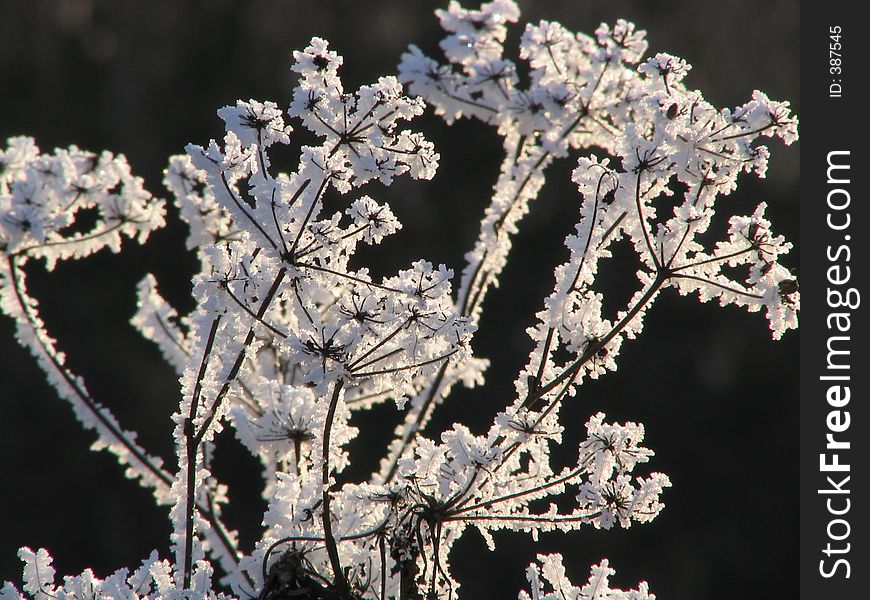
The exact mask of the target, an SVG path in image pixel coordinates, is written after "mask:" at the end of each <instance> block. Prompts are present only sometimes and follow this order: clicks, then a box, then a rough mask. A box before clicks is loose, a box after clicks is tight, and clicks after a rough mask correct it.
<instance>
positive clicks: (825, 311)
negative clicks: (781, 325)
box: [799, 0, 870, 600]
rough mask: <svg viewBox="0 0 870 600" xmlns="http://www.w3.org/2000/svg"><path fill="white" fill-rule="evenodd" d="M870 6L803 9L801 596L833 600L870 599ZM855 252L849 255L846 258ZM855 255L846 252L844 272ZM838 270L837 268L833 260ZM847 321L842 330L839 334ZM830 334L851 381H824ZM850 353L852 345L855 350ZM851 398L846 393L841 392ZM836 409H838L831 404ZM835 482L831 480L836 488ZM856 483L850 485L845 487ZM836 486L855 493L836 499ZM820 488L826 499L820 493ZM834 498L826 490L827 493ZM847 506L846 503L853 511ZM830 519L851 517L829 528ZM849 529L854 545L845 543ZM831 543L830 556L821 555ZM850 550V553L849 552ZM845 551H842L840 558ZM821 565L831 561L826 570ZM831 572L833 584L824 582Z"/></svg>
mask: <svg viewBox="0 0 870 600" xmlns="http://www.w3.org/2000/svg"><path fill="white" fill-rule="evenodd" d="M859 7H861V8H862V7H863V4H862V3H859V2H854V1H849V0H828V1H826V2H802V3H801V107H802V114H801V115H800V118H801V124H800V133H801V142H800V144H801V202H800V205H801V227H800V236H801V245H800V259H801V301H802V311H801V330H800V331H801V334H800V335H801V357H800V361H801V362H800V367H801V368H800V377H801V382H800V383H801V395H800V406H801V409H800V410H801V431H800V434H801V450H800V461H801V480H800V504H801V508H800V519H801V522H800V528H801V529H800V543H801V549H800V575H799V577H800V583H801V598H813V599H818V600H827V599H829V598H830V599H834V598H867V597H870V596H868V595H865V594H867V592H866V590H863V591H860V588H862V587H865V582H866V581H867V579H868V576H870V550H868V545H870V534H868V531H867V527H868V520H870V519H868V513H867V511H868V509H870V504H868V501H867V494H868V491H867V490H868V488H870V486H868V483H870V450H868V436H870V424H868V419H870V411H868V408H867V403H868V400H870V399H868V393H867V392H868V384H867V381H868V377H870V361H868V359H867V353H866V344H867V343H868V342H867V334H868V326H867V318H866V312H867V309H866V308H865V306H864V305H865V304H866V303H868V302H870V295H867V294H865V292H867V293H870V290H868V288H867V285H866V282H867V280H868V279H870V248H868V246H870V234H868V231H867V227H868V225H870V210H868V208H867V201H868V198H867V197H866V186H865V179H866V178H867V177H870V168H868V167H870V165H868V164H867V150H866V148H867V141H866V140H865V136H866V135H867V129H868V128H867V124H866V122H865V121H863V119H864V118H865V117H864V116H863V113H864V111H865V110H866V108H865V107H864V106H861V105H862V104H864V102H862V95H863V93H864V91H863V87H864V85H865V81H864V80H865V79H866V76H867V66H866V63H865V60H866V54H867V52H866V51H865V48H866V46H865V45H866V43H867V41H866V35H867V33H866V25H865V24H864V23H863V22H862V21H863V20H862V19H860V18H859V16H858V10H859ZM837 26H839V27H840V28H841V33H840V39H839V43H840V44H841V46H842V47H841V49H840V51H839V54H841V55H842V56H841V59H842V64H841V68H842V73H836V70H834V72H832V71H831V67H832V66H836V65H835V64H832V63H831V59H832V58H837V57H836V56H834V55H832V54H830V50H831V44H833V43H835V40H834V39H832V38H831V37H830V36H831V28H832V27H837ZM834 83H838V84H840V85H841V86H842V92H841V95H840V97H832V95H831V87H830V86H831V84H834ZM832 151H848V152H849V155H848V157H847V158H848V164H849V165H850V169H849V171H848V173H849V175H848V178H849V183H848V184H831V183H829V182H828V174H827V170H828V153H829V152H832ZM844 156H845V155H838V156H837V158H836V160H837V161H838V162H839V163H844V162H845V160H846V159H845V158H844ZM845 173H846V171H845V170H839V171H834V172H832V174H838V175H835V176H834V178H843V176H845ZM835 188H839V189H845V190H847V191H848V194H849V198H850V201H849V206H848V208H847V209H845V210H843V211H832V210H831V209H830V208H829V207H828V193H829V192H830V191H831V190H833V189H835ZM844 200H845V195H843V194H842V193H840V192H835V193H834V194H833V202H834V203H835V204H837V203H839V204H842V203H843V201H844ZM846 212H848V214H849V218H850V219H851V221H850V225H849V227H848V228H847V229H844V230H842V231H835V230H833V229H832V228H831V227H830V226H829V224H828V215H829V213H834V214H832V216H831V218H832V220H833V222H834V223H835V224H838V223H839V224H842V223H843V222H844V219H845V213H846ZM844 245H845V246H848V247H849V251H848V252H847V251H845V250H840V254H839V255H838V254H837V251H838V249H840V247H841V246H844ZM847 254H850V256H848V258H850V259H851V260H849V261H848V262H847V261H846V258H847ZM831 255H832V256H834V257H835V258H838V260H830V259H829V256H831ZM834 265H840V267H839V268H840V270H839V271H833V272H831V273H830V274H831V275H833V276H834V277H835V278H836V277H837V276H840V277H843V275H844V274H845V267H847V266H848V267H849V268H850V269H851V271H850V275H851V278H850V281H848V282H847V283H844V284H842V285H839V286H837V285H833V284H831V283H830V281H829V271H828V269H829V268H830V267H832V266H834ZM850 287H854V288H856V289H857V290H858V292H859V293H860V295H861V298H860V305H859V306H858V307H857V308H855V309H854V310H853V309H850V308H843V307H841V308H833V307H831V306H829V302H828V299H827V298H828V293H829V290H837V289H839V290H840V291H843V292H844V293H845V290H846V289H848V288H850ZM834 312H849V313H850V319H849V321H850V324H851V326H850V331H849V332H848V333H844V332H837V331H836V330H833V331H832V330H829V328H828V318H829V315H830V314H831V313H834ZM844 322H845V321H841V324H842V323H844ZM832 335H841V336H846V335H848V336H849V340H848V342H843V341H842V340H841V341H838V342H835V344H834V345H835V347H837V348H839V349H848V350H849V351H850V354H849V355H848V356H847V357H845V358H843V357H842V356H840V357H839V361H840V362H844V361H846V360H848V363H849V364H850V366H851V368H850V369H848V371H847V370H840V371H838V372H836V373H839V374H847V373H848V375H849V377H850V380H849V381H842V382H835V381H824V380H821V379H820V378H821V377H822V376H824V375H831V374H835V372H834V371H832V370H829V369H828V368H827V358H828V346H827V344H828V339H829V336H832ZM846 344H848V347H847V345H846ZM837 383H840V384H842V385H848V386H849V388H850V392H851V395H850V401H849V403H848V404H847V405H845V406H842V407H839V408H836V407H833V406H831V405H830V404H829V403H828V401H827V391H828V389H829V387H830V386H831V385H834V384H837ZM843 394H844V393H843ZM835 402H836V399H835ZM835 410H840V411H848V412H849V426H848V428H847V429H846V430H845V431H843V432H838V433H832V432H831V431H830V429H829V427H828V418H829V413H831V411H835ZM831 419H832V420H831V422H832V423H833V425H834V427H841V426H843V421H844V419H845V415H844V414H843V412H841V413H840V414H838V415H832V416H831ZM828 433H832V435H834V436H835V437H834V439H835V440H836V441H843V442H849V443H850V448H849V449H848V450H841V451H836V450H831V449H827V450H826V447H825V446H826V443H827V439H826V435H827V434H828ZM835 452H836V453H837V454H839V462H840V463H844V464H848V465H849V471H848V472H836V471H831V472H823V471H822V469H821V466H820V454H822V453H827V455H828V458H827V459H826V461H827V462H828V463H830V462H832V461H833V457H832V454H833V453H835ZM828 476H830V477H831V479H832V481H828V480H827V477H828ZM845 476H849V480H848V481H845V482H844V477H845ZM837 486H839V487H840V488H841V489H842V490H848V493H831V491H832V490H836V487H837ZM820 490H822V492H820ZM824 490H828V492H824ZM829 500H830V502H831V508H832V509H833V510H835V511H844V510H845V508H846V507H847V506H848V508H849V510H848V512H845V513H844V514H842V515H834V514H831V513H830V512H829V508H828V505H827V502H828V501H829ZM847 500H848V502H847ZM834 519H844V520H845V521H847V522H848V529H847V527H846V525H844V524H843V523H842V522H837V523H832V521H833V520H834ZM829 525H830V532H831V533H832V535H833V536H835V537H842V536H843V535H844V534H845V533H846V532H847V531H848V537H845V538H844V539H842V540H836V539H831V538H830V537H829ZM829 543H830V547H831V549H833V550H834V551H832V552H830V555H827V554H826V553H825V550H826V549H827V548H828V544H829ZM846 544H848V546H846ZM845 549H847V550H848V551H847V552H843V553H837V551H839V550H845ZM837 559H845V560H846V561H848V564H849V573H848V574H849V577H848V578H847V577H846V572H847V569H846V566H845V565H844V564H842V563H840V564H839V565H836V564H835V563H836V560H837ZM821 561H824V562H823V563H822V562H821ZM822 570H826V571H827V572H828V573H829V574H831V573H832V570H833V573H832V576H831V577H828V578H826V577H824V576H823V575H822V573H821V571H822Z"/></svg>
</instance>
